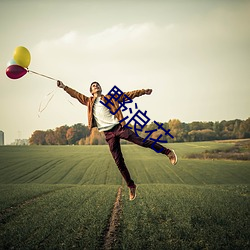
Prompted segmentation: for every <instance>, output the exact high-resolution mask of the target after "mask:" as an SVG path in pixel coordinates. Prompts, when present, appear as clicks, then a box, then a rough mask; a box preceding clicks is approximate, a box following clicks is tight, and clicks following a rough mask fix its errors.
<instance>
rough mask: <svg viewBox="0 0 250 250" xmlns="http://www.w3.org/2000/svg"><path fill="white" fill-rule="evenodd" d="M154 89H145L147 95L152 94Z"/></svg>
mask: <svg viewBox="0 0 250 250" xmlns="http://www.w3.org/2000/svg"><path fill="white" fill-rule="evenodd" d="M152 91H153V90H152V89H145V94H146V95H150V94H151V93H152Z"/></svg>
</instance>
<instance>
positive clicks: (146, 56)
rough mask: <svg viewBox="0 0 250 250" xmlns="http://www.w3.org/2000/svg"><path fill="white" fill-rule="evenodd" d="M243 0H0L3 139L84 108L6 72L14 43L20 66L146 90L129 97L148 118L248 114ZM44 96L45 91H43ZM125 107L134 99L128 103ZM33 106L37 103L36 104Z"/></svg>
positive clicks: (85, 89) (249, 17)
mask: <svg viewBox="0 0 250 250" xmlns="http://www.w3.org/2000/svg"><path fill="white" fill-rule="evenodd" d="M249 23H250V1H243V0H238V1H230V0H227V1H220V0H216V1H215V0H214V1H213V0H211V1H206V0H197V1H195V0H189V1H186V0H183V1H178V0H173V1H170V0H162V1H161V0H154V1H149V0H134V1H119V0H117V1H115V0H107V1H106V0H102V1H97V0H92V1H90V0H86V1H85V0H71V1H68V0H67V1H64V0H61V1H53V0H51V1H48V0H44V1H35V0H33V1H32V0H22V1H15V0H2V1H1V2H0V33H1V39H0V88H1V90H0V130H2V131H4V133H5V144H10V143H11V142H14V140H15V139H26V138H29V137H30V136H31V135H32V133H33V132H34V131H35V130H47V129H55V128H56V127H59V126H62V125H68V126H71V125H74V124H76V123H83V124H85V125H87V108H86V107H85V106H83V105H81V104H80V103H79V102H78V101H77V100H75V99H73V98H71V97H70V96H69V95H68V94H67V93H66V92H64V91H63V90H62V89H59V88H58V87H57V86H56V81H53V80H50V79H47V78H44V77H41V76H39V75H36V74H32V73H27V74H26V75H25V76H23V77H22V78H20V79H16V80H12V79H10V78H8V77H7V76H6V73H5V72H6V68H7V63H8V62H9V60H10V59H12V58H13V52H14V50H15V48H16V47H18V46H24V47H26V48H27V49H28V50H29V52H30V54H31V63H30V65H29V69H30V70H33V71H35V72H38V73H41V74H44V75H47V76H50V77H52V78H55V79H59V80H61V81H63V82H64V84H65V85H67V86H69V87H71V88H73V89H75V90H77V91H78V92H80V93H82V94H85V95H87V96H90V93H89V85H90V83H91V82H93V81H98V82H99V83H100V84H101V86H102V89H103V94H106V93H108V92H109V91H110V90H111V89H112V88H113V87H114V86H117V87H119V88H120V89H121V90H122V91H123V92H126V91H132V90H137V89H147V88H151V89H153V92H152V94H151V95H144V96H141V97H139V98H136V99H134V102H135V103H137V105H138V109H140V110H141V111H142V112H144V111H145V110H146V111H147V115H148V117H149V118H150V119H151V122H153V121H154V120H156V121H161V122H167V121H169V120H170V119H179V120H180V121H181V122H186V123H188V122H192V121H204V122H206V121H213V122H215V121H222V120H232V119H242V120H246V119H247V118H248V117H250V109H249V107H250V94H249V93H250V29H249ZM51 98H52V99H51ZM131 105H132V106H131V107H132V108H133V107H134V106H133V104H131ZM39 109H40V110H42V109H43V111H42V112H39Z"/></svg>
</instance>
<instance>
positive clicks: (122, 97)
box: [100, 86, 174, 153]
mask: <svg viewBox="0 0 250 250" xmlns="http://www.w3.org/2000/svg"><path fill="white" fill-rule="evenodd" d="M108 97H109V98H108ZM104 98H105V100H106V101H105V102H102V101H100V102H101V103H102V104H103V105H104V106H105V107H106V108H108V109H109V110H110V113H111V114H112V115H115V114H116V113H117V112H118V111H119V110H120V109H121V111H126V110H127V109H128V108H127V107H126V104H128V103H132V102H133V100H132V99H131V98H129V97H128V96H127V95H126V94H124V93H123V92H122V91H121V90H120V89H119V88H118V87H116V86H114V87H113V88H112V89H111V90H110V91H109V93H108V94H107V96H105V97H104ZM113 101H116V102H118V103H119V108H117V109H116V110H115V111H114V112H112V110H111V107H110V106H109V104H110V105H111V106H113V107H114V103H113ZM135 109H138V106H137V103H135ZM129 112H130V114H132V113H133V112H132V108H129ZM127 119H129V116H128V115H127V116H126V117H124V118H123V119H122V120H120V121H119V122H120V123H121V122H123V121H125V120H127ZM132 121H133V122H134V131H135V134H136V135H137V136H139V135H138V131H140V132H141V131H142V130H143V128H144V127H145V126H146V125H147V124H148V122H149V121H150V118H149V117H148V116H147V111H144V112H142V111H141V110H137V111H136V113H135V114H134V115H133V116H132V117H131V118H130V119H129V120H128V121H127V123H126V125H125V126H124V127H127V128H129V129H132V128H133V127H130V126H129V125H130V123H131V122H132ZM154 123H155V124H156V125H157V126H158V127H157V129H152V130H147V131H145V133H147V134H148V135H147V136H146V138H144V140H143V141H146V140H148V139H149V140H151V141H154V143H153V144H152V146H151V148H152V149H154V150H155V151H156V152H157V153H160V152H161V151H162V150H163V149H161V150H159V151H157V150H156V149H155V148H154V145H155V144H156V143H167V142H168V141H167V140H160V139H161V137H162V136H163V135H162V134H160V135H159V136H158V138H156V139H154V138H152V137H151V136H152V134H153V133H154V132H156V131H157V130H158V129H159V130H162V131H164V132H165V135H169V136H170V137H171V138H174V136H173V135H172V134H170V129H168V130H166V129H165V128H163V123H161V124H159V123H158V122H156V121H154ZM131 126H132V125H131Z"/></svg>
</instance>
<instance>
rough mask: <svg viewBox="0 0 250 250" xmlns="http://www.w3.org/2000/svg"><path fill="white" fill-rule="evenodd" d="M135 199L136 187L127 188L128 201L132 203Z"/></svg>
mask: <svg viewBox="0 0 250 250" xmlns="http://www.w3.org/2000/svg"><path fill="white" fill-rule="evenodd" d="M135 197H136V185H134V187H130V188H129V200H130V201H133V200H134V199H135Z"/></svg>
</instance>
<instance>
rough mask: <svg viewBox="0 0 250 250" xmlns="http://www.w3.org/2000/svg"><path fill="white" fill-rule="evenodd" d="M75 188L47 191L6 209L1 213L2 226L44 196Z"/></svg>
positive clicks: (0, 222) (0, 221)
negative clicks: (18, 211)
mask: <svg viewBox="0 0 250 250" xmlns="http://www.w3.org/2000/svg"><path fill="white" fill-rule="evenodd" d="M74 187H75V186H69V187H63V188H58V189H56V190H51V191H47V192H44V193H42V194H39V195H36V196H34V197H32V198H31V199H28V200H25V201H23V202H21V203H19V204H16V205H13V206H11V207H8V208H5V209H4V210H2V211H0V224H6V223H7V222H8V221H9V220H10V218H11V216H13V215H15V213H16V211H17V210H19V209H22V208H23V207H26V206H28V205H31V204H33V203H34V202H35V201H37V200H38V199H41V198H43V197H44V196H46V195H48V194H51V193H54V192H57V191H61V190H63V189H67V188H74Z"/></svg>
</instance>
